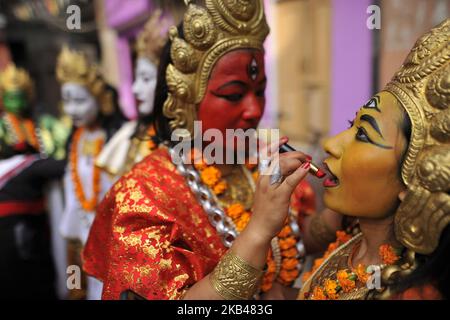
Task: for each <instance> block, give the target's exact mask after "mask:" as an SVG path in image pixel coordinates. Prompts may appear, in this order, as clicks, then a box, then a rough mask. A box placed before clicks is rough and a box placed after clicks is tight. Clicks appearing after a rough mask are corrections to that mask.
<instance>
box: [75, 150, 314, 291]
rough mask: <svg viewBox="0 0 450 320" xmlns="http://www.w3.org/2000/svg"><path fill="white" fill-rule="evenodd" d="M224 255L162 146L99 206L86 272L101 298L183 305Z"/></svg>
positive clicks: (213, 229) (132, 171)
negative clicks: (128, 296) (133, 296)
mask: <svg viewBox="0 0 450 320" xmlns="http://www.w3.org/2000/svg"><path fill="white" fill-rule="evenodd" d="M303 186H304V187H305V188H310V187H309V185H308V184H307V183H303ZM310 194H312V195H313V196H314V194H313V193H310ZM299 209H301V208H299V207H297V211H298V210H299ZM301 211H302V210H301ZM225 252H226V248H225V247H224V245H223V244H222V241H221V239H220V237H219V236H218V235H217V232H216V230H215V228H214V227H213V226H212V225H211V224H210V223H209V221H208V217H207V215H206V213H205V212H204V211H203V208H202V207H201V206H200V204H199V203H198V201H197V200H196V198H195V196H194V194H193V193H192V192H191V190H190V189H189V187H188V185H187V184H186V182H185V178H184V177H183V176H181V175H180V174H179V173H178V172H177V171H176V168H175V166H174V165H173V164H172V162H171V159H170V156H169V154H168V152H167V151H166V149H164V148H160V149H158V150H156V151H154V152H153V153H152V154H150V155H149V156H148V157H147V158H145V159H144V160H143V161H142V162H140V163H138V164H137V165H136V166H135V167H134V168H133V169H132V170H131V171H130V172H129V173H128V174H126V175H125V176H123V177H122V178H121V179H120V180H119V181H118V182H117V183H116V184H115V185H114V186H113V188H112V189H111V190H110V191H109V192H108V194H107V195H106V197H105V199H104V200H103V201H102V203H101V204H100V206H99V208H98V210H97V216H96V218H95V221H94V224H93V226H92V229H91V233H90V236H89V239H88V242H87V244H86V247H85V249H84V252H83V259H84V265H83V268H84V269H85V271H86V272H87V273H89V274H91V275H92V276H94V277H96V278H98V279H100V280H101V281H103V283H104V289H103V296H102V297H103V299H119V296H120V294H121V293H122V292H124V291H127V290H131V291H133V292H135V293H137V294H138V295H140V296H142V297H145V298H146V299H177V298H181V297H182V295H183V294H184V292H185V291H186V290H187V289H188V288H189V287H190V286H192V285H193V284H194V283H196V282H197V281H199V280H201V279H202V278H203V277H205V276H206V275H207V274H209V273H210V272H211V271H212V270H213V269H214V267H215V266H216V264H217V263H218V262H219V260H220V258H221V256H222V255H223V254H224V253H225Z"/></svg>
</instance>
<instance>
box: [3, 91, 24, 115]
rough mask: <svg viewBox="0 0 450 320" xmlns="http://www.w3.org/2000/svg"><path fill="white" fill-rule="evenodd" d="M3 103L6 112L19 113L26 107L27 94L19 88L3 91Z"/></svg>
mask: <svg viewBox="0 0 450 320" xmlns="http://www.w3.org/2000/svg"><path fill="white" fill-rule="evenodd" d="M3 105H4V107H5V110H6V111H7V112H11V113H13V114H16V115H20V114H22V113H23V112H24V111H25V110H26V108H27V96H26V94H25V92H24V91H21V90H16V91H5V92H4V93H3Z"/></svg>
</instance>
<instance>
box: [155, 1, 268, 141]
mask: <svg viewBox="0 0 450 320" xmlns="http://www.w3.org/2000/svg"><path fill="white" fill-rule="evenodd" d="M185 2H186V3H187V4H188V10H187V12H186V14H185V15H184V21H183V30H184V38H185V39H181V38H180V37H179V34H178V30H177V28H176V27H172V28H171V29H170V31H169V38H170V40H171V41H172V48H171V58H172V61H173V64H170V65H169V66H168V67H167V71H166V79H167V85H168V88H169V94H168V98H167V100H166V102H165V103H164V108H163V114H164V116H166V117H167V118H169V119H172V120H171V121H170V128H171V130H175V129H186V130H187V131H186V136H189V135H190V136H191V137H193V125H194V120H195V119H196V117H197V110H196V109H197V105H198V104H199V103H200V102H201V100H202V99H203V97H204V94H205V90H206V87H207V83H208V79H209V76H210V74H211V71H212V69H213V67H214V65H215V63H216V62H217V61H218V60H219V59H220V58H221V57H222V56H224V55H225V54H226V53H228V52H230V51H233V50H236V49H241V48H248V49H257V50H264V49H263V43H264V40H265V39H266V37H267V35H268V34H269V27H268V25H267V22H266V19H265V15H264V7H263V3H262V0H236V1H226V0H205V4H206V7H201V6H198V5H195V4H192V3H191V1H187V0H185ZM183 136H184V134H183Z"/></svg>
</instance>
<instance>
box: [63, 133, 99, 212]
mask: <svg viewBox="0 0 450 320" xmlns="http://www.w3.org/2000/svg"><path fill="white" fill-rule="evenodd" d="M83 132H84V128H78V129H77V131H76V132H75V134H74V135H73V141H72V146H71V150H70V170H71V178H72V183H73V185H74V189H75V195H76V197H77V199H78V201H79V202H80V204H81V207H82V208H83V210H85V211H94V210H95V207H96V206H97V202H98V196H99V194H100V172H101V170H100V168H98V167H97V166H95V165H93V174H92V180H93V181H92V188H93V191H92V198H91V199H86V195H85V193H84V190H83V184H82V182H81V179H80V176H79V174H78V143H79V142H80V138H81V136H82V134H83ZM104 142H105V140H104V139H102V138H100V139H97V140H96V141H95V151H94V157H96V156H97V155H98V154H99V153H100V151H101V150H102V147H103V144H104Z"/></svg>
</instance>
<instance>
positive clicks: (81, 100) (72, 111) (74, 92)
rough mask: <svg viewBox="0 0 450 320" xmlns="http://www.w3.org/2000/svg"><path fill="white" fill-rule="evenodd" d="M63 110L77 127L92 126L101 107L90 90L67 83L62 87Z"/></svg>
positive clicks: (79, 85) (76, 84)
mask: <svg viewBox="0 0 450 320" xmlns="http://www.w3.org/2000/svg"><path fill="white" fill-rule="evenodd" d="M61 96H62V100H63V110H64V113H65V114H66V115H68V116H69V117H70V118H71V119H72V121H73V124H74V126H75V127H77V128H79V127H86V126H90V125H92V124H93V123H94V122H95V120H96V119H97V116H98V113H99V107H98V104H97V101H96V100H95V97H94V96H93V95H92V94H91V93H90V92H89V90H88V89H87V88H86V87H85V86H83V85H81V84H78V83H72V82H69V83H65V84H63V85H62V86H61Z"/></svg>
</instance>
